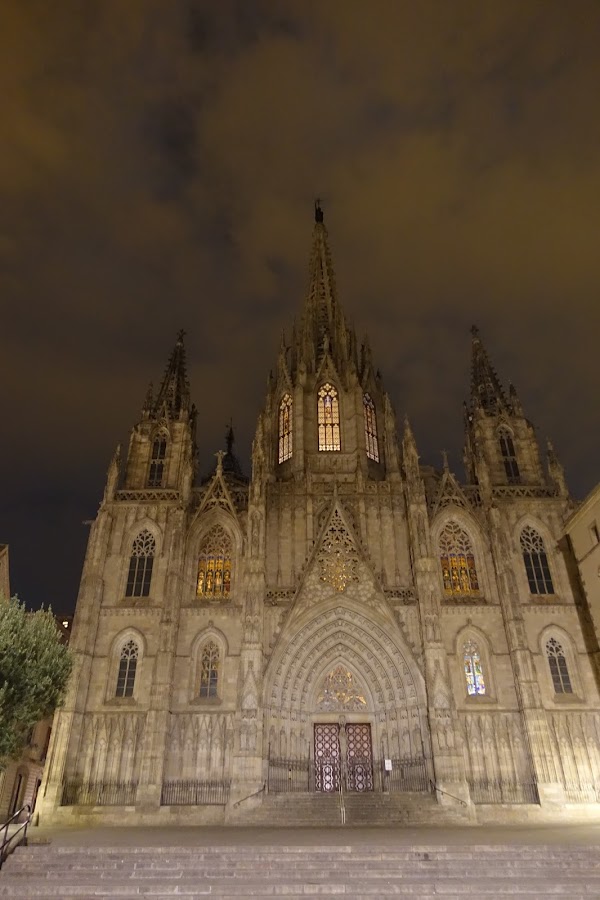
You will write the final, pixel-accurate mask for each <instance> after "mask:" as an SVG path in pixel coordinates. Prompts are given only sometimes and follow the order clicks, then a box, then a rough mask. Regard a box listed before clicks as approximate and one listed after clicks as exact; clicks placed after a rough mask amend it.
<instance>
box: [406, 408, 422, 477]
mask: <svg viewBox="0 0 600 900" xmlns="http://www.w3.org/2000/svg"><path fill="white" fill-rule="evenodd" d="M402 451H403V452H402V455H403V458H404V473H405V475H406V477H407V478H408V479H410V478H418V477H419V454H418V451H417V442H416V441H415V436H414V434H413V431H412V428H411V427H410V422H409V421H408V416H405V417H404V435H403V438H402Z"/></svg>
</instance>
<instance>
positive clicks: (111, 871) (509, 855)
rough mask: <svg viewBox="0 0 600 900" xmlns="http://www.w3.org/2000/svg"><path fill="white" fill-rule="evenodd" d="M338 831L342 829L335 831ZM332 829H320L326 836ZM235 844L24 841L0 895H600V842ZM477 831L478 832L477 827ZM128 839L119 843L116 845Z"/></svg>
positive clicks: (1, 878) (0, 876)
mask: <svg viewBox="0 0 600 900" xmlns="http://www.w3.org/2000/svg"><path fill="white" fill-rule="evenodd" d="M336 831H337V829H336ZM324 833H325V832H324V831H323V832H322V834H324ZM346 834H347V843H342V844H339V845H337V844H336V843H335V841H333V840H327V839H326V838H325V839H323V840H321V841H320V842H319V843H318V845H316V844H315V843H308V844H306V843H304V842H303V841H299V842H298V843H295V844H294V843H291V844H289V845H287V844H286V845H284V844H282V845H281V846H275V845H274V844H265V843H260V842H258V843H252V842H251V841H248V840H247V839H246V840H245V841H244V842H238V843H236V842H235V841H232V842H231V843H230V844H228V845H222V846H214V845H213V846H207V845H202V843H199V844H198V846H189V845H188V846H168V847H166V846H148V845H145V846H133V845H131V846H130V845H128V838H127V829H122V838H121V840H119V838H118V837H115V840H114V844H115V845H114V846H95V847H94V846H79V847H78V846H55V845H53V844H49V845H46V846H29V847H20V848H18V849H17V850H16V851H15V853H14V854H13V855H12V856H11V857H10V858H9V859H8V861H7V862H6V863H5V865H4V868H3V869H2V871H1V872H0V896H1V897H8V898H15V900H16V898H27V900H33V898H38V897H58V898H78V900H84V898H89V900H91V898H99V897H114V898H117V897H118V898H120V900H140V898H143V897H147V898H151V897H152V898H161V897H162V898H174V897H187V898H190V900H191V898H197V900H200V898H206V897H219V898H226V897H230V898H233V897H236V898H240V897H271V898H273V897H286V898H287V897H300V896H306V895H312V896H314V895H333V894H335V895H343V896H344V897H348V898H351V897H353V898H360V897H363V898H378V897H388V896H411V897H420V898H423V897H435V898H439V897H444V898H455V900H458V898H460V900H464V898H468V897H477V898H493V897H498V898H502V897H506V896H507V895H515V896H518V897H524V898H535V897H537V898H545V900H547V898H549V897H552V898H555V897H566V898H569V900H578V898H591V897H596V898H598V897H600V860H599V858H598V852H597V847H595V846H572V847H567V846H564V845H562V844H557V845H551V844H546V845H538V846H524V845H523V844H522V843H517V842H515V843H514V844H513V843H504V844H487V845H486V844H480V845H476V844H473V845H470V844H468V843H467V844H463V845H458V846H457V845H439V844H436V843H432V844H429V845H424V846H409V845H406V844H404V845H403V844H402V843H401V841H400V840H399V841H398V842H397V843H396V844H394V842H393V841H392V842H391V843H390V841H389V834H390V832H389V831H388V840H386V841H381V842H379V843H378V842H377V840H376V839H375V840H373V839H372V840H371V841H361V840H353V834H354V835H355V836H358V834H359V832H357V831H352V830H349V831H347V832H344V835H346ZM473 837H474V838H476V837H477V832H476V831H474V833H473ZM117 844H121V846H117Z"/></svg>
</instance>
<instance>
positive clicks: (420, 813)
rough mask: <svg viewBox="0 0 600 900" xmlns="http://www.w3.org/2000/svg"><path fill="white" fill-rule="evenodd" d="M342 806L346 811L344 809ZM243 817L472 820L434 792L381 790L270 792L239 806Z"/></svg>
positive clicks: (274, 821)
mask: <svg viewBox="0 0 600 900" xmlns="http://www.w3.org/2000/svg"><path fill="white" fill-rule="evenodd" d="M342 809H343V813H342ZM239 818H240V821H243V822H244V824H246V823H248V824H249V823H253V824H256V825H283V826H289V825H292V826H296V825H308V826H313V827H320V826H335V825H341V824H346V825H360V826H365V825H388V826H389V825H442V824H448V825H450V824H459V823H466V822H468V821H469V816H468V811H467V808H466V806H464V805H462V804H461V803H460V802H459V801H458V802H455V803H453V805H452V806H441V805H440V804H439V803H438V802H437V801H436V799H435V797H434V795H433V794H427V793H415V794H407V793H405V794H384V793H378V792H375V791H373V792H365V793H344V795H343V797H340V795H339V794H338V793H331V794H326V793H318V792H306V793H301V792H294V793H292V794H283V793H282V794H267V795H266V796H265V797H264V799H263V802H262V803H261V805H260V806H257V807H256V808H255V809H252V810H248V809H245V808H244V805H243V804H242V805H240V807H239ZM342 819H343V821H342Z"/></svg>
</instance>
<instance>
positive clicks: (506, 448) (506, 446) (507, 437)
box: [498, 428, 521, 484]
mask: <svg viewBox="0 0 600 900" xmlns="http://www.w3.org/2000/svg"><path fill="white" fill-rule="evenodd" d="M498 440H499V442H500V453H501V454H502V462H503V463H504V472H505V473H506V478H507V480H508V483H509V484H518V483H519V482H520V480H521V473H520V472H519V463H518V462H517V454H516V452H515V445H514V441H513V436H512V434H511V433H510V431H509V430H508V428H500V429H498Z"/></svg>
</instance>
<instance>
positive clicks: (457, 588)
mask: <svg viewBox="0 0 600 900" xmlns="http://www.w3.org/2000/svg"><path fill="white" fill-rule="evenodd" d="M440 561H441V564H442V576H443V579H444V590H445V591H446V593H447V594H452V595H454V594H460V595H467V596H468V595H473V594H479V581H478V579H477V569H476V568H475V557H474V555H473V547H472V545H471V540H470V538H469V535H468V534H467V532H466V531H464V530H463V529H462V528H461V527H460V525H459V524H458V522H455V521H454V520H452V519H451V520H450V521H449V522H447V523H446V525H445V526H444V530H443V531H442V533H441V535H440Z"/></svg>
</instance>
